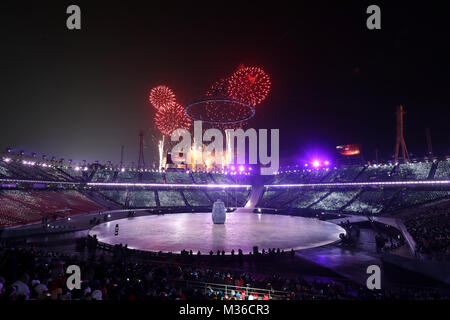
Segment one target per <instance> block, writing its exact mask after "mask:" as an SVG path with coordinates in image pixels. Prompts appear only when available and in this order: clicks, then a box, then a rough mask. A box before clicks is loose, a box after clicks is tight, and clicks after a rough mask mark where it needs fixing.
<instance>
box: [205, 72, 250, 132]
mask: <svg viewBox="0 0 450 320" xmlns="http://www.w3.org/2000/svg"><path fill="white" fill-rule="evenodd" d="M228 84H229V78H225V79H221V80H219V81H217V82H216V83H214V84H213V85H212V87H211V88H210V89H209V90H208V91H207V92H206V97H208V98H225V99H231V97H230V96H229V95H228ZM249 112H251V110H249V109H248V108H246V107H244V106H242V105H240V104H236V103H227V102H208V103H207V104H206V117H207V119H208V120H210V121H217V122H227V121H233V120H236V119H242V118H245V117H247V116H248V115H249ZM216 126H217V127H221V128H222V129H235V128H240V127H242V126H243V123H233V124H216Z"/></svg>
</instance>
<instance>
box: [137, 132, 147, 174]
mask: <svg viewBox="0 0 450 320" xmlns="http://www.w3.org/2000/svg"><path fill="white" fill-rule="evenodd" d="M144 167H145V160H144V130H141V131H140V132H139V159H138V170H139V169H143V168H144Z"/></svg>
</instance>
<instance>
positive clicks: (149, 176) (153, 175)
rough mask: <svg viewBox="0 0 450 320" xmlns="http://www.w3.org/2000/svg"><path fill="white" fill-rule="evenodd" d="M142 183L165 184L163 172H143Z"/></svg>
mask: <svg viewBox="0 0 450 320" xmlns="http://www.w3.org/2000/svg"><path fill="white" fill-rule="evenodd" d="M142 182H143V183H163V182H164V181H163V176H162V173H161V172H151V171H144V172H142Z"/></svg>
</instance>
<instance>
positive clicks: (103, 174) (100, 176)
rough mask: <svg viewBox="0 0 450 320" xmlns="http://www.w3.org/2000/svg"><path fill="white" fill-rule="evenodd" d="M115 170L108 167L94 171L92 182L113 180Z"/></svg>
mask: <svg viewBox="0 0 450 320" xmlns="http://www.w3.org/2000/svg"><path fill="white" fill-rule="evenodd" d="M114 177H115V172H114V171H113V170H108V169H100V170H97V171H95V172H94V175H93V176H92V179H91V182H113V181H114Z"/></svg>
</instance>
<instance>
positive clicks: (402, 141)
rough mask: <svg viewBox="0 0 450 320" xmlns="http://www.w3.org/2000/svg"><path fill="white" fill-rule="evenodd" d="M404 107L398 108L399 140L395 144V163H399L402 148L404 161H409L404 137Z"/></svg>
mask: <svg viewBox="0 0 450 320" xmlns="http://www.w3.org/2000/svg"><path fill="white" fill-rule="evenodd" d="M404 114H405V112H404V111H403V106H398V107H397V138H396V143H395V162H396V163H397V162H398V154H399V149H400V146H401V148H402V155H403V161H405V162H408V161H409V155H408V149H406V143H405V138H404V136H403V115H404Z"/></svg>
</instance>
